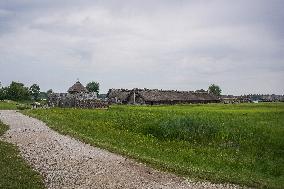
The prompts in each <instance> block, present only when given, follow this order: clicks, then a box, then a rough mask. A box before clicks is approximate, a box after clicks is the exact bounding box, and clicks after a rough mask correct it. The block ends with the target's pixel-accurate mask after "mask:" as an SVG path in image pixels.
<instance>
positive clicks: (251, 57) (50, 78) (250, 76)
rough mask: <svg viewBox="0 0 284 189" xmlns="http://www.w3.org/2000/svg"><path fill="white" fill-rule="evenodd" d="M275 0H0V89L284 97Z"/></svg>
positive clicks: (283, 34) (278, 0)
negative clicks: (216, 91) (96, 87)
mask: <svg viewBox="0 0 284 189" xmlns="http://www.w3.org/2000/svg"><path fill="white" fill-rule="evenodd" d="M283 9H284V1H283V0H249V1H248V0H237V1H235V0H154V1H153V0H143V1H140V0H102V1H99V0H80V1H78V0H66V1H63V0H40V1H38V0H33V1H32V0H0V82H1V83H2V85H4V86H7V85H9V84H10V83H11V82H12V81H18V82H22V83H24V84H26V85H27V86H30V85H32V84H33V83H37V84H39V86H40V87H41V90H42V91H46V90H48V89H53V91H55V92H66V91H67V90H68V88H69V87H70V86H72V85H73V84H74V83H75V82H76V81H77V79H79V80H80V82H81V83H82V84H84V85H85V84H87V83H88V82H90V81H98V82H99V83H100V92H101V93H106V92H107V91H108V89H110V88H128V89H131V88H150V89H165V90H167V89H174V90H186V91H187V90H190V91H192V90H197V89H201V88H203V89H207V88H208V86H209V85H210V84H213V83H214V84H217V85H219V86H220V87H221V89H222V93H223V94H234V95H240V94H250V93H258V94H259V93H261V94H267V93H270V94H271V93H274V94H284V84H283V83H284V22H283V20H284V11H283Z"/></svg>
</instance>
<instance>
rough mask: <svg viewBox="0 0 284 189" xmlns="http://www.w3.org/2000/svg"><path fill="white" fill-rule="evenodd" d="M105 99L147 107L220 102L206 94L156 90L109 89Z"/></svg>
mask: <svg viewBox="0 0 284 189" xmlns="http://www.w3.org/2000/svg"><path fill="white" fill-rule="evenodd" d="M107 98H108V101H109V102H111V103H121V104H149V105H157V104H186V103H218V102H220V99H219V98H217V97H216V96H213V95H211V94H208V93H207V92H192V91H175V90H158V89H132V90H128V89H110V90H109V91H108V94H107Z"/></svg>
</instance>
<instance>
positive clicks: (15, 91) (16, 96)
mask: <svg viewBox="0 0 284 189" xmlns="http://www.w3.org/2000/svg"><path fill="white" fill-rule="evenodd" d="M5 91H6V92H5V93H6V97H5V98H6V99H9V100H15V101H17V100H29V99H30V93H29V89H28V88H27V87H25V86H24V84H23V83H18V82H15V81H12V83H11V84H10V86H8V87H6V89H5Z"/></svg>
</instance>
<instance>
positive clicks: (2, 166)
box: [0, 122, 44, 189]
mask: <svg viewBox="0 0 284 189" xmlns="http://www.w3.org/2000/svg"><path fill="white" fill-rule="evenodd" d="M7 129H8V126H6V125H4V124H3V123H1V122H0V135H2V134H3V133H4V132H5V131H6V130H7ZM0 188H19V189H31V188H44V185H43V181H42V178H41V176H40V175H38V174H37V173H36V172H35V171H33V170H32V169H31V168H30V166H28V165H27V164H26V162H25V161H24V160H23V159H22V158H21V157H20V155H19V151H18V149H17V148H16V147H15V146H14V145H12V144H9V143H7V142H3V141H1V140H0Z"/></svg>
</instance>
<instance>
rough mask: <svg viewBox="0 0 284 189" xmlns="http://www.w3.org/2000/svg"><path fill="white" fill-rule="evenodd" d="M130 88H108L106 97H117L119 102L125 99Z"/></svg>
mask: <svg viewBox="0 0 284 189" xmlns="http://www.w3.org/2000/svg"><path fill="white" fill-rule="evenodd" d="M130 92H131V90H127V89H110V90H109V91H108V93H107V98H109V99H114V98H117V100H119V101H120V102H123V101H126V100H127V98H128V96H129V94H130Z"/></svg>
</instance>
